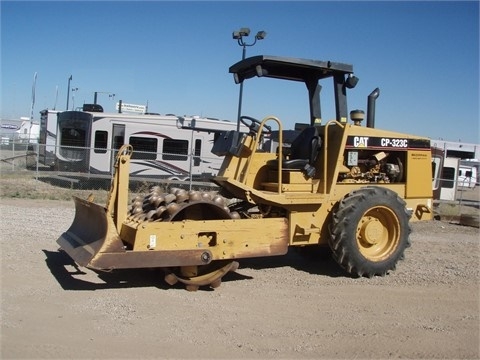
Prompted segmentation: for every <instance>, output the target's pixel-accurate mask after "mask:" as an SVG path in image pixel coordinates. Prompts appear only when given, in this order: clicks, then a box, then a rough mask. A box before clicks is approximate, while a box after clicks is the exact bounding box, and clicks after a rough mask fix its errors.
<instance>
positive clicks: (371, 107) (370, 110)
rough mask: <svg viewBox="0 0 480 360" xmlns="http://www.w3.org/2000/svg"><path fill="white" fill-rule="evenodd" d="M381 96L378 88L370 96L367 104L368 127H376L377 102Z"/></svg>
mask: <svg viewBox="0 0 480 360" xmlns="http://www.w3.org/2000/svg"><path fill="white" fill-rule="evenodd" d="M379 96H380V89H379V88H376V89H375V90H373V91H372V92H371V94H370V95H368V103H367V127H369V128H374V127H375V101H376V100H377V98H378V97H379Z"/></svg>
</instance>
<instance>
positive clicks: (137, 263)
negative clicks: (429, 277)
mask: <svg viewBox="0 0 480 360" xmlns="http://www.w3.org/2000/svg"><path fill="white" fill-rule="evenodd" d="M230 72H231V73H233V75H234V79H235V82H236V83H241V82H242V81H244V80H246V79H249V78H252V77H270V78H277V79H283V80H291V81H299V82H303V83H305V85H306V88H307V90H308V95H309V104H310V124H308V126H306V127H305V129H304V130H303V131H302V132H301V133H300V134H299V135H298V137H297V138H296V139H295V140H294V141H293V142H292V143H291V146H290V147H289V148H284V147H283V146H281V145H282V144H283V139H282V131H283V128H282V123H281V121H280V120H279V119H278V118H276V117H275V116H267V117H265V118H264V119H263V120H261V121H260V120H257V119H254V118H252V117H247V116H243V117H241V121H242V122H243V123H244V124H245V125H247V126H248V127H249V129H250V131H249V133H239V132H236V131H231V132H227V133H225V134H224V135H223V136H222V137H221V138H220V139H219V140H217V141H216V143H215V144H214V147H213V152H214V153H215V154H217V155H219V156H224V161H223V165H222V167H221V170H220V171H219V173H218V175H217V176H216V177H214V178H213V182H215V183H216V184H217V185H218V186H219V187H220V191H219V192H218V194H216V195H213V196H212V195H211V193H208V192H202V191H192V190H190V191H187V190H184V189H177V188H175V189H170V190H169V191H168V192H166V193H165V192H162V191H161V190H160V187H158V186H157V187H152V188H151V191H150V193H149V194H147V195H146V196H144V197H136V198H134V199H133V200H131V201H129V199H128V196H129V195H128V188H129V187H128V182H129V177H128V174H129V162H130V156H131V154H132V151H133V149H132V147H131V146H130V145H125V146H124V147H123V148H122V149H121V150H120V151H119V153H118V156H117V159H116V171H115V174H114V176H113V179H112V186H111V190H110V195H109V199H108V202H107V205H106V207H104V206H101V205H97V204H95V203H94V202H93V200H91V199H90V200H82V199H79V198H74V201H75V206H76V215H75V219H74V221H73V224H72V225H71V227H70V228H69V229H68V230H67V231H66V232H65V233H64V234H62V236H61V237H60V238H59V239H58V244H59V245H60V246H61V248H62V249H63V250H64V251H66V252H67V253H68V254H69V255H70V257H72V258H73V260H75V262H76V263H77V264H79V265H80V266H86V267H89V268H92V269H97V270H112V269H120V268H154V267H159V268H164V269H165V272H166V275H165V280H166V282H167V283H169V284H171V285H173V284H175V283H177V282H178V281H180V282H182V283H184V284H186V288H187V289H188V290H197V289H198V288H199V287H200V286H211V287H213V288H215V287H217V286H219V285H220V283H221V278H222V276H223V275H224V274H225V273H227V272H228V271H234V270H236V269H237V267H238V262H237V261H238V260H239V259H242V258H252V257H265V256H274V255H283V254H286V253H287V250H288V248H289V247H303V248H304V251H308V250H309V249H311V250H312V251H313V250H314V249H316V248H317V247H318V246H319V245H329V247H330V248H331V251H332V254H333V257H334V259H335V260H336V261H337V262H338V264H339V265H340V266H341V267H342V268H343V269H344V270H345V271H346V272H347V273H349V274H351V275H352V276H354V277H361V276H366V277H372V276H376V275H379V276H383V275H385V274H387V273H388V272H389V271H391V270H394V269H395V267H396V265H397V262H398V261H399V260H401V259H402V258H403V256H404V251H405V249H406V248H407V247H408V246H409V245H410V240H409V234H410V226H409V222H410V221H418V220H430V219H431V218H432V166H431V149H430V141H429V139H427V138H422V137H418V136H413V135H407V134H402V133H396V132H391V131H384V130H380V129H376V128H375V127H374V108H375V99H376V97H378V94H379V91H378V89H375V90H374V91H373V92H372V93H371V94H370V96H369V98H368V106H367V124H366V125H367V126H362V125H361V120H363V118H364V113H363V111H360V110H355V111H352V112H351V113H350V116H351V118H352V120H353V123H347V101H346V94H347V89H352V88H353V87H355V85H356V83H357V81H358V78H356V77H355V76H354V75H353V68H352V66H351V65H348V64H342V63H335V62H330V61H326V62H324V61H315V60H305V59H295V58H284V57H276V56H255V57H251V58H247V59H244V60H242V61H240V62H238V63H236V64H234V65H233V66H231V67H230ZM325 79H331V80H333V90H334V98H335V109H336V119H335V120H331V121H328V122H326V123H324V124H322V123H321V107H320V90H321V85H320V81H321V80H325ZM272 126H274V127H276V128H278V144H280V146H278V149H276V150H274V151H273V152H267V151H262V146H261V144H262V141H263V140H262V138H264V137H266V136H267V137H268V136H269V135H271V134H270V133H271V127H272Z"/></svg>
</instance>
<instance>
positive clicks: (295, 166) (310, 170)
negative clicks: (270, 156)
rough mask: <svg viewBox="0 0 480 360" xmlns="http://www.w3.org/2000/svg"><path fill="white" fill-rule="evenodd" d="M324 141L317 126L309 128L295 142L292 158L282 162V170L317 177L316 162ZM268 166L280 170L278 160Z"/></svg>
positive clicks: (292, 148) (291, 153) (291, 151)
mask: <svg viewBox="0 0 480 360" xmlns="http://www.w3.org/2000/svg"><path fill="white" fill-rule="evenodd" d="M321 146H322V140H321V138H320V136H319V135H318V130H317V128H316V127H315V126H309V127H307V128H305V129H303V130H302V132H301V133H300V134H299V135H298V136H297V137H296V138H295V140H293V142H292V145H291V147H290V156H289V158H288V159H283V160H282V169H285V170H302V171H303V173H304V174H305V176H306V177H307V178H313V177H314V176H315V161H316V160H317V157H318V153H319V151H320V147H321ZM268 165H269V166H271V167H273V168H278V160H270V161H268Z"/></svg>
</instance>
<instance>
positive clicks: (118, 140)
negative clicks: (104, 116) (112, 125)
mask: <svg viewBox="0 0 480 360" xmlns="http://www.w3.org/2000/svg"><path fill="white" fill-rule="evenodd" d="M122 145H123V136H121V135H120V136H114V137H113V148H114V149H116V150H118V149H120V148H121V147H122Z"/></svg>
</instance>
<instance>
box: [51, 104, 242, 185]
mask: <svg viewBox="0 0 480 360" xmlns="http://www.w3.org/2000/svg"><path fill="white" fill-rule="evenodd" d="M57 121H58V130H57V141H56V145H57V146H56V169H57V170H58V171H76V172H87V173H89V174H91V175H96V174H98V175H111V174H112V171H113V166H114V159H115V157H116V152H117V151H118V149H120V147H121V146H122V145H124V144H130V145H132V146H133V154H132V159H131V166H130V172H131V176H132V177H142V178H156V179H160V178H164V179H169V180H186V179H189V178H190V176H192V178H193V179H199V180H203V179H207V178H209V177H211V176H212V175H215V174H216V173H217V172H218V170H219V168H220V165H221V163H222V161H223V158H222V157H218V156H216V155H214V154H213V153H212V152H211V150H212V147H213V143H214V141H215V140H216V138H217V137H218V136H220V133H222V132H225V131H229V130H235V129H236V127H237V124H236V123H235V122H229V121H221V120H216V119H211V118H202V117H196V116H184V117H180V116H176V115H157V114H152V115H148V114H123V113H103V112H89V111H65V112H61V113H59V114H58V120H57ZM241 131H245V132H246V131H248V129H247V128H246V127H245V126H244V125H241Z"/></svg>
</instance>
